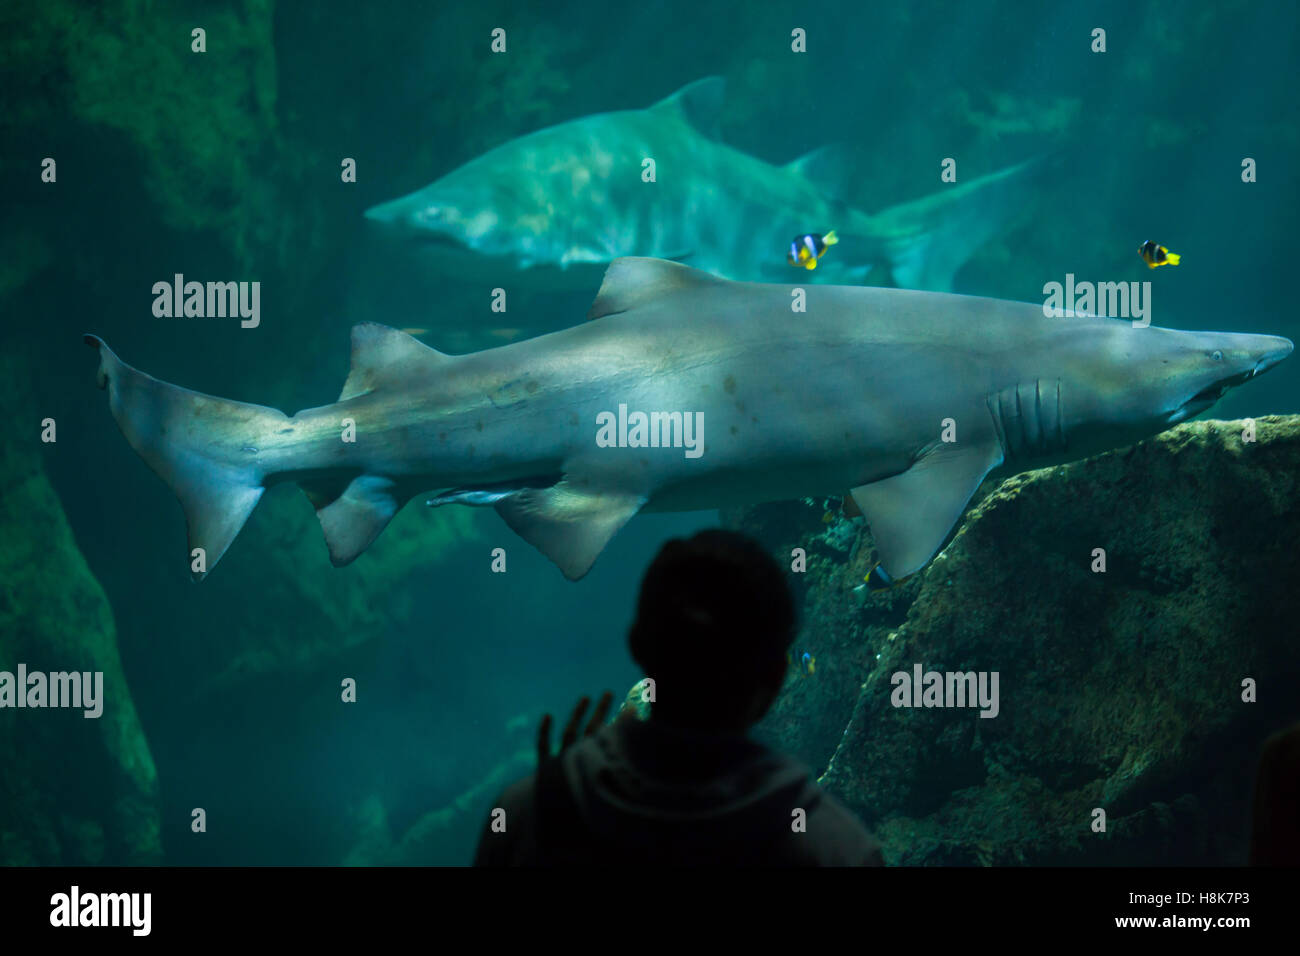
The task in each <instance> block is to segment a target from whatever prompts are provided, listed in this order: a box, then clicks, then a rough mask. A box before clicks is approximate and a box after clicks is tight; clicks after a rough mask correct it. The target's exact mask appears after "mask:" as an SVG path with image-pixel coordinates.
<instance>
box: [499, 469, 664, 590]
mask: <svg viewBox="0 0 1300 956" xmlns="http://www.w3.org/2000/svg"><path fill="white" fill-rule="evenodd" d="M645 501H646V499H645V497H644V496H642V495H637V494H629V493H625V492H602V491H597V490H594V489H592V488H590V487H585V486H583V485H582V484H580V483H578V482H575V481H574V480H573V479H572V478H571V477H569V476H566V477H565V478H563V479H562V480H560V481H559V482H558V483H556V484H554V485H552V486H551V487H550V488H535V489H527V490H524V491H520V492H519V493H518V494H515V495H511V496H509V497H508V498H503V499H502V500H500V501H498V502H497V503H496V510H497V514H499V515H501V517H502V518H503V519H505V523H506V524H507V525H509V526H510V530H512V531H513V532H514V533H515V534H517V535H519V537H521V538H523V539H524V540H525V541H527V542H528V543H529V544H531V545H532V546H533V547H534V548H536V549H537V550H538V551H540V552H542V554H544V555H546V556H547V557H548V558H550V559H551V560H552V561H553V562H555V564H556V566H557V567H559V569H560V570H561V571H562V572H563V573H564V576H565V577H566V578H568V579H569V580H570V581H576V580H578V579H579V578H581V577H582V576H583V575H585V574H586V573H587V572H588V571H589V570H590V569H591V566H592V564H594V563H595V561H596V557H597V555H599V554H600V552H601V551H603V550H604V549H605V545H606V544H608V543H609V539H610V538H612V537H614V535H615V534H616V533H617V532H618V530H619V529H620V528H622V527H623V525H625V524H627V522H628V520H629V519H630V518H631V517H632V516H633V515H634V514H636V513H637V512H638V511H640V510H641V506H642V505H643V504H645Z"/></svg>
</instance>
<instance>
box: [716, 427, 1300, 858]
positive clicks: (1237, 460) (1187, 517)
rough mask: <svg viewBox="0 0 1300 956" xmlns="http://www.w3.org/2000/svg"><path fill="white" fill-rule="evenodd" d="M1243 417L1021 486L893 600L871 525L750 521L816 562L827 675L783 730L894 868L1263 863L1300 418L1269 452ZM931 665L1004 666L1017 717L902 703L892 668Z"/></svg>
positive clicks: (1291, 580)
mask: <svg viewBox="0 0 1300 956" xmlns="http://www.w3.org/2000/svg"><path fill="white" fill-rule="evenodd" d="M1244 427H1245V423H1243V422H1221V421H1202V422H1194V423H1190V424H1186V425H1182V426H1179V427H1177V428H1174V429H1172V430H1170V431H1167V432H1164V433H1163V434H1161V435H1158V436H1156V437H1155V438H1152V439H1150V440H1148V441H1144V442H1141V443H1139V444H1138V445H1135V446H1133V447H1131V448H1126V449H1122V450H1119V451H1115V452H1111V453H1108V454H1104V455H1100V456H1097V457H1095V458H1090V459H1087V460H1085V461H1081V462H1075V463H1072V464H1069V465H1064V466H1061V467H1057V468H1050V469H1045V470H1041V471H1034V472H1028V473H1025V474H1022V475H1018V476H1015V477H1013V478H1010V479H1007V480H1006V481H1004V482H1002V484H1001V485H1000V486H997V487H996V488H994V489H992V490H991V492H990V493H989V494H988V495H987V497H985V498H984V499H983V500H982V501H981V502H980V503H979V504H978V505H976V506H975V507H974V508H973V509H972V510H971V511H970V512H969V514H968V515H967V517H966V519H965V520H964V522H963V524H962V526H961V528H960V530H959V531H958V533H957V535H956V536H955V537H954V539H953V540H952V542H951V543H950V544H949V545H948V547H947V548H946V549H945V550H944V551H943V552H942V553H941V554H940V555H939V556H938V557H937V558H936V559H935V560H934V562H932V563H931V565H930V566H929V567H928V568H927V569H926V570H925V571H924V572H923V573H921V574H919V575H917V576H916V578H915V579H913V580H912V581H909V582H907V583H906V584H905V586H904V587H902V588H900V589H897V590H896V591H893V592H888V593H886V594H884V595H867V594H865V593H864V592H863V591H855V590H854V588H855V587H856V585H857V584H858V583H859V582H860V581H861V578H862V575H863V574H865V569H866V568H869V567H870V566H871V563H872V557H871V547H870V539H869V535H868V534H867V532H864V539H863V541H862V542H861V543H860V544H859V547H858V548H857V554H856V555H855V558H854V560H853V561H851V562H846V561H845V560H844V559H843V558H842V557H840V558H837V557H836V556H834V555H832V554H829V553H823V552H822V551H821V550H819V547H818V545H817V543H816V541H815V538H816V537H817V535H818V534H819V533H820V532H821V528H820V527H814V526H813V521H814V520H815V519H814V518H813V516H812V514H811V513H810V512H809V509H807V508H806V507H805V508H803V509H802V510H800V506H798V505H783V506H774V507H776V508H778V509H779V511H778V513H777V514H783V515H785V516H786V518H785V528H784V531H783V535H784V536H783V537H782V535H781V534H776V535H774V534H773V529H775V528H781V527H782V519H781V518H779V517H777V516H776V515H773V514H772V513H770V512H763V511H750V512H748V513H746V514H744V515H740V516H735V518H734V522H735V523H739V525H740V526H741V527H742V528H745V529H747V530H750V531H751V532H756V533H758V534H760V535H764V536H765V537H766V539H767V541H768V542H769V543H770V544H772V545H774V546H778V547H780V548H782V549H783V550H782V552H781V553H782V555H783V556H786V555H788V554H789V550H788V548H789V547H790V546H794V545H796V544H802V546H804V547H807V548H809V551H810V554H811V555H815V556H817V557H818V560H816V561H810V563H809V571H808V578H807V581H806V588H807V596H806V598H805V622H806V623H805V628H804V632H803V634H801V637H800V640H801V641H804V642H807V643H810V644H823V645H825V646H822V647H821V648H820V649H819V650H817V651H815V653H817V658H818V668H817V674H816V675H815V676H813V677H807V678H799V679H797V682H795V681H794V680H792V686H790V687H788V688H787V693H786V694H785V695H784V696H783V700H782V701H781V703H780V705H779V706H778V707H777V708H776V709H775V710H774V713H773V714H772V715H770V716H769V718H768V720H767V721H766V722H765V725H764V730H765V731H766V733H767V734H768V735H769V736H771V737H774V738H776V740H777V742H778V743H779V744H781V745H783V746H785V747H787V748H788V749H792V750H796V751H798V752H801V753H802V754H803V755H804V756H805V759H809V760H811V761H813V762H814V763H815V764H818V765H820V766H825V767H826V768H827V769H826V772H825V773H824V775H823V777H822V783H823V784H824V785H825V786H826V787H827V788H828V789H829V790H830V791H831V792H833V793H835V794H836V795H837V796H839V797H840V798H841V799H843V800H844V801H845V802H846V803H847V804H848V805H849V806H851V807H852V808H853V809H854V810H855V811H856V812H858V813H859V814H860V815H861V816H862V818H863V819H864V821H866V822H867V823H868V825H870V826H871V827H872V828H873V829H875V831H876V832H877V834H878V835H879V836H880V838H881V839H882V841H883V843H884V846H885V853H886V858H887V859H888V860H889V861H890V862H893V863H905V864H942V863H946V864H1005V863H1028V864H1056V863H1070V864H1115V863H1126V864H1131V863H1146V864H1188V863H1211V864H1234V863H1242V862H1244V861H1245V853H1246V843H1247V836H1248V833H1249V801H1250V793H1251V788H1252V782H1253V779H1254V769H1255V761H1256V759H1257V756H1258V749H1259V746H1260V743H1261V742H1262V741H1263V739H1264V738H1265V737H1266V736H1267V735H1268V734H1269V733H1271V732H1272V731H1274V730H1276V729H1277V728H1278V727H1279V726H1282V725H1283V724H1284V723H1286V722H1288V720H1290V719H1293V718H1294V707H1295V701H1296V699H1297V694H1296V688H1297V686H1298V681H1300V646H1297V642H1296V641H1295V621H1296V620H1297V616H1298V615H1300V594H1297V589H1296V587H1295V583H1296V582H1297V581H1298V580H1300V552H1298V551H1297V549H1296V547H1295V540H1296V538H1297V536H1298V535H1300V505H1297V500H1298V497H1300V487H1298V485H1300V417H1294V416H1292V417H1268V418H1261V419H1258V420H1257V422H1256V429H1257V439H1258V440H1257V441H1256V442H1254V443H1245V442H1243V441H1242V438H1241V436H1242V431H1243V428H1244ZM792 516H793V517H794V518H796V519H798V520H795V521H794V525H793V526H791V520H792ZM795 527H802V528H803V533H802V534H801V535H799V536H798V538H797V539H796V538H794V528H795ZM792 541H793V544H792ZM1095 549H1104V551H1105V559H1106V564H1105V571H1104V572H1100V571H1094V570H1093V568H1094V562H1095V561H1096V557H1097V556H1096V555H1095V554H1094V551H1095ZM917 664H920V665H922V669H923V670H924V671H932V670H933V671H939V672H947V671H959V672H967V671H976V672H981V671H983V672H992V671H997V672H998V674H999V709H998V713H997V716H996V717H994V718H992V719H984V718H981V717H980V716H979V711H978V710H977V709H974V708H965V709H961V708H940V707H935V708H919V709H918V708H903V707H895V706H893V705H892V703H891V692H892V691H893V690H894V686H893V684H892V682H891V678H892V676H893V675H894V674H895V673H896V672H900V671H901V672H906V673H908V674H909V675H910V674H911V673H912V670H913V667H914V666H915V665H917ZM840 670H842V671H843V673H837V671H840ZM830 675H834V676H833V677H831V676H830ZM825 677H830V679H825V680H824V679H823V678H825ZM1246 681H1253V682H1255V684H1256V685H1257V693H1258V702H1257V703H1251V702H1246V701H1244V700H1243V694H1244V691H1243V682H1246ZM849 684H854V685H855V687H854V693H852V694H851V695H850V696H848V697H846V696H845V695H844V688H845V687H846V686H847V685H849ZM852 699H856V703H854V704H852V705H850V704H849V703H848V702H847V701H848V700H852ZM850 710H851V713H850ZM836 727H838V728H839V733H838V735H837V739H836V740H835V741H833V742H832V741H831V740H830V737H831V736H833V735H834V733H833V730H832V728H836ZM805 731H811V739H810V740H808V741H806V742H803V741H800V740H799V739H798V738H799V736H800V734H802V733H804V732H805ZM828 749H829V750H830V752H829V753H828ZM1097 810H1102V811H1104V812H1105V818H1106V828H1105V831H1104V832H1100V831H1097V830H1094V820H1095V819H1097V814H1096V811H1097Z"/></svg>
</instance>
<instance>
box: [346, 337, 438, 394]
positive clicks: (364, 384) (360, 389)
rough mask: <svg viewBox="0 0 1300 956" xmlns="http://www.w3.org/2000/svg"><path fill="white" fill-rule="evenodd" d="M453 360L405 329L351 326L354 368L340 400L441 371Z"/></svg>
mask: <svg viewBox="0 0 1300 956" xmlns="http://www.w3.org/2000/svg"><path fill="white" fill-rule="evenodd" d="M450 361H451V356H449V355H444V354H443V353H441V352H439V351H438V350H437V349H431V348H429V346H427V345H425V344H424V343H423V342H421V341H420V340H419V339H415V338H412V337H411V336H409V335H407V334H406V333H405V332H399V331H398V330H397V329H390V328H389V327H388V326H386V325H379V324H378V323H376V322H363V323H362V324H361V325H354V326H352V371H351V372H350V373H349V374H348V380H347V381H346V382H344V383H343V392H342V394H340V395H339V401H340V402H345V401H347V400H348V399H349V398H356V397H357V396H358V395H365V394H366V393H367V392H373V391H374V390H375V389H376V388H379V387H381V386H383V385H389V384H393V383H395V382H405V381H409V380H410V379H411V378H414V377H418V376H421V375H428V374H431V373H436V372H437V371H439V370H440V369H441V368H442V366H443V364H444V363H446V362H450Z"/></svg>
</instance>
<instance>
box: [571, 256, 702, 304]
mask: <svg viewBox="0 0 1300 956" xmlns="http://www.w3.org/2000/svg"><path fill="white" fill-rule="evenodd" d="M726 281H727V280H726V279H720V278H718V277H717V276H715V275H710V274H709V273H707V272H702V271H700V270H699V269H692V268H691V267H690V266H684V265H682V264H681V263H680V262H669V261H668V260H667V259H645V258H641V257H639V256H624V257H622V258H620V259H615V260H614V261H613V262H611V263H610V264H609V268H608V269H606V270H605V279H604V281H603V282H601V284H600V291H599V292H597V293H596V301H594V302H593V303H591V309H590V311H588V312H587V318H588V319H599V318H603V317H604V316H607V315H617V314H618V313H620V312H627V311H628V310H630V309H634V308H636V307H637V306H639V305H645V304H646V303H648V302H653V301H654V300H655V299H658V298H659V297H661V296H665V295H668V294H670V293H672V292H676V291H678V290H680V289H693V288H703V287H705V286H709V285H717V284H720V283H725V282H726Z"/></svg>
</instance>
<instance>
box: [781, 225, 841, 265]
mask: <svg viewBox="0 0 1300 956" xmlns="http://www.w3.org/2000/svg"><path fill="white" fill-rule="evenodd" d="M839 241H840V240H839V237H838V236H836V235H835V230H834V229H832V230H831V231H830V232H828V233H826V235H824V236H823V235H818V234H817V233H815V232H805V233H804V234H803V235H802V236H795V237H794V238H793V239H791V240H790V249H789V251H787V252H786V254H785V261H786V262H788V263H790V265H792V266H802V267H803V268H805V269H816V268H817V260H818V259H820V258H821V257H822V256H824V255H825V254H826V249H827V248H828V247H829V246H833V245H835V243H837V242H839Z"/></svg>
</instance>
